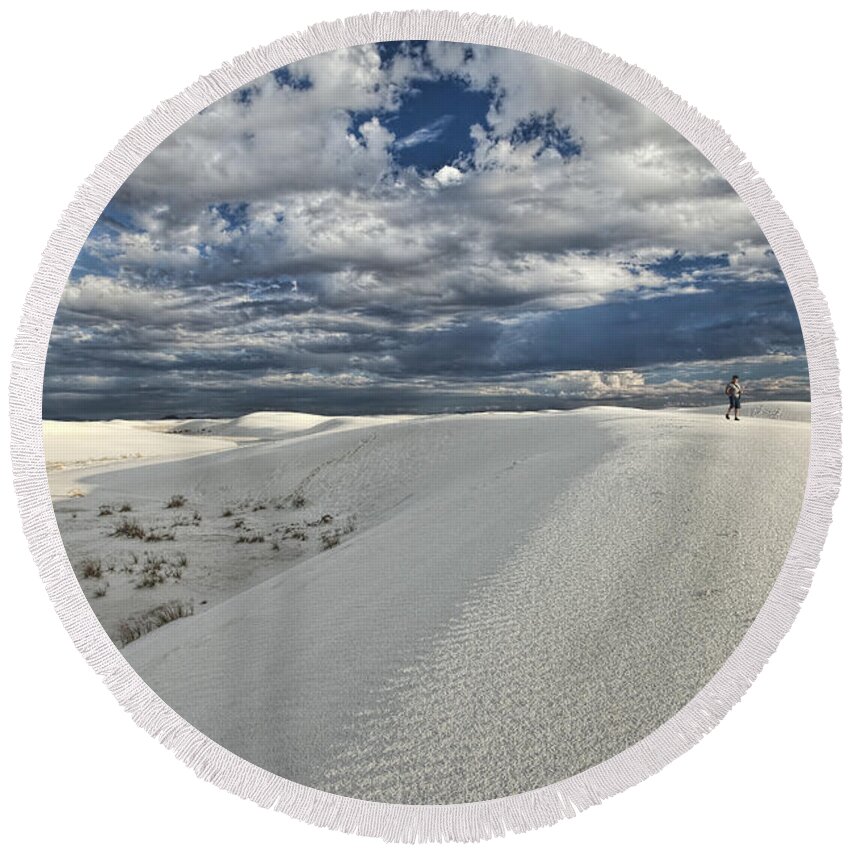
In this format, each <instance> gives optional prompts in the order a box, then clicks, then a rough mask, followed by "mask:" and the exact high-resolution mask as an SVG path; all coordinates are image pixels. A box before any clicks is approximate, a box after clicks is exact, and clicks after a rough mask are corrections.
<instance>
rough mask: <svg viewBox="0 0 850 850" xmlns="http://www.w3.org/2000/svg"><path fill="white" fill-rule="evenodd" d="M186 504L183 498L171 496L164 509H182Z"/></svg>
mask: <svg viewBox="0 0 850 850" xmlns="http://www.w3.org/2000/svg"><path fill="white" fill-rule="evenodd" d="M185 504H186V497H185V496H172V497H171V498H170V499H169V500H168V503H167V504H166V506H165V507H166V508H182V507H183V506H184V505H185Z"/></svg>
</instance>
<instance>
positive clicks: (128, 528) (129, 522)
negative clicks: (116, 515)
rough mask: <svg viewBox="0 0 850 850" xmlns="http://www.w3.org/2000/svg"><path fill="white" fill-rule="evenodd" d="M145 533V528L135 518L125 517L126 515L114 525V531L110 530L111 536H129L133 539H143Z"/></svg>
mask: <svg viewBox="0 0 850 850" xmlns="http://www.w3.org/2000/svg"><path fill="white" fill-rule="evenodd" d="M145 534H146V532H145V529H144V528H143V527H142V526H141V525H140V524H139V523H138V522H136V520H134V519H127V518H126V517H125V518H124V519H122V520H121V522H120V523H119V524H118V525H117V526H116V527H115V531H113V532H112V536H113V537H129V538H131V539H133V540H144V539H145Z"/></svg>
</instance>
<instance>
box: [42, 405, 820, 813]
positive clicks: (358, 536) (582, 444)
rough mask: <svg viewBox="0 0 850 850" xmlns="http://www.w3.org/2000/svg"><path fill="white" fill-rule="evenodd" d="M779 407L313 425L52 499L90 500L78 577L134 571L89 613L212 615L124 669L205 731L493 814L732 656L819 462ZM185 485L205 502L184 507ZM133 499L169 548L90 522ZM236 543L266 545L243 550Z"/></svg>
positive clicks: (327, 780)
mask: <svg viewBox="0 0 850 850" xmlns="http://www.w3.org/2000/svg"><path fill="white" fill-rule="evenodd" d="M772 408H773V409H776V410H778V411H779V414H780V415H779V416H774V417H766V416H760V417H751V418H749V419H746V420H744V421H742V422H740V423H729V422H726V421H725V419H724V418H723V416H722V414H720V415H717V413H716V411H715V415H714V416H708V415H706V414H705V413H703V412H700V411H653V412H645V411H637V410H628V409H613V408H589V409H585V410H582V411H574V412H568V413H557V412H555V413H536V414H525V415H510V414H481V415H467V416H444V417H422V418H420V419H414V420H410V421H401V422H395V423H391V422H385V421H384V422H381V423H377V424H376V423H369V424H367V425H366V426H365V427H361V428H356V429H353V428H349V429H347V430H346V429H344V428H342V429H337V430H333V428H331V429H322V427H321V426H322V424H323V423H310V422H302V423H301V424H303V425H306V426H307V427H306V428H303V429H301V431H300V433H296V434H295V435H294V436H287V435H284V438H283V439H280V440H272V441H268V442H264V443H255V444H245V445H242V446H241V447H239V448H238V449H235V450H232V451H224V452H218V453H216V454H208V455H205V456H199V457H194V458H189V459H185V460H179V461H173V462H169V463H162V464H157V465H153V466H146V467H139V468H134V469H125V470H122V471H120V472H114V471H113V472H105V473H98V474H95V475H92V476H90V477H89V479H88V480H87V486H90V487H92V488H93V490H92V495H91V496H88V497H85V498H84V499H79V500H73V501H72V502H63V503H61V505H59V506H58V507H59V508H60V510H61V511H64V510H68V509H69V507H68V506H69V505H73V506H74V508H77V515H76V517H75V518H74V519H73V520H72V519H71V518H70V515H69V514H67V513H62V512H60V514H59V516H60V526H61V528H62V532H63V538H64V539H65V542H66V548H68V551H69V555H70V556H71V559H72V561H75V558H79V557H81V556H82V554H83V553H85V552H89V553H91V552H92V551H94V552H97V553H100V556H101V558H102V559H103V561H104V563H109V564H118V565H119V566H118V568H117V569H115V570H114V571H113V572H110V573H108V576H107V577H106V578H105V579H103V580H94V579H81V582H82V583H83V585H84V587H85V588H86V589H87V593H89V595H90V596H92V597H93V593H92V589H93V588H94V587H95V586H96V582H97V581H100V582H101V583H102V582H103V581H105V580H108V581H109V587H108V589H107V592H106V595H105V596H104V597H102V598H92V604H93V607H95V610H96V611H98V614H99V616H101V617H102V618H103V619H104V621H105V622H107V623H109V622H112V623H113V624H114V623H116V622H117V621H118V619H119V618H120V617H121V616H123V615H125V614H126V613H127V611H128V610H129V609H130V608H132V607H133V606H137V607H144V606H145V605H151V604H154V603H156V602H158V601H163V600H164V599H167V598H172V597H175V596H180V597H181V598H182V597H189V596H191V597H192V598H194V601H195V603H196V607H195V610H196V614H195V616H192V617H189V618H186V619H182V620H179V621H177V622H174V623H171V624H169V625H166V626H164V627H162V628H160V629H158V630H156V631H154V632H152V633H151V634H149V635H147V636H145V637H142V638H141V639H139V640H137V641H135V642H134V643H131V644H129V645H128V646H127V647H126V649H125V654H126V656H127V658H128V660H129V661H130V662H131V663H132V664H133V665H134V666H135V667H136V668H137V669H138V670H139V672H140V673H141V675H142V676H143V677H144V678H145V679H146V681H148V683H149V684H150V685H151V686H152V687H153V688H154V689H155V690H156V691H157V692H158V693H159V694H160V695H162V696H163V697H164V698H165V699H166V700H167V701H168V702H169V703H170V704H171V705H172V706H174V708H175V709H177V710H178V711H179V712H180V713H181V714H183V716H184V717H186V718H187V719H188V720H189V721H190V722H192V723H193V724H194V725H196V726H197V727H198V728H200V729H202V730H203V731H204V732H206V733H207V734H208V735H210V737H212V738H214V739H215V740H217V741H219V742H220V743H222V744H224V745H225V746H227V747H228V748H230V749H231V750H233V751H234V752H237V753H239V754H240V755H242V756H244V757H246V758H248V759H250V760H252V761H254V762H256V763H258V764H260V765H262V766H264V767H266V768H268V769H270V770H272V771H275V772H277V773H279V774H281V775H284V776H287V777H289V778H292V779H295V780H297V781H299V782H303V783H305V784H308V785H313V786H316V787H320V788H324V789H327V790H333V791H336V792H338V793H341V794H347V795H354V796H360V797H365V798H372V799H380V800H396V801H403V802H457V801H461V800H476V799H483V798H487V797H493V796H499V795H503V794H510V793H514V792H516V791H522V790H527V789H528V788H532V787H538V786H540V785H543V784H547V783H549V782H552V781H556V780H557V779H560V778H563V777H564V776H567V775H570V774H572V773H575V772H576V771H578V770H581V769H583V768H584V767H587V766H588V765H590V764H593V763H596V762H598V761H599V760H601V759H604V758H605V757H607V756H609V755H611V754H612V753H615V752H618V751H619V750H621V749H623V748H624V747H625V746H628V745H629V744H630V743H632V742H633V741H635V740H637V739H639V738H640V737H642V736H643V735H644V734H646V732H648V731H650V730H651V729H653V728H655V727H656V726H657V725H659V723H661V722H663V721H664V720H666V719H667V718H668V717H669V716H670V715H671V714H672V713H673V712H675V710H676V709H677V708H679V707H680V706H681V705H682V704H684V703H685V702H687V700H688V699H689V698H690V697H691V696H692V695H693V694H694V692H695V691H696V690H697V689H698V688H699V687H700V686H701V685H702V684H703V683H704V682H705V681H706V680H707V679H708V678H709V677H710V676H711V675H712V674H713V673H714V672H715V670H716V669H717V667H718V666H719V665H720V664H721V663H722V661H723V660H724V659H725V658H726V657H727V655H728V654H729V652H730V651H731V649H732V648H733V647H734V646H735V645H736V644H737V643H738V641H739V640H740V638H741V636H742V635H743V633H744V631H745V629H746V628H747V626H748V625H749V623H750V622H751V620H752V618H753V617H754V616H755V613H756V612H757V610H758V608H759V607H760V605H761V603H762V602H763V600H764V597H765V595H766V593H767V591H768V589H769V587H770V585H771V583H772V581H773V579H774V577H775V575H776V572H777V571H778V569H779V567H780V566H781V563H782V561H783V559H784V556H785V552H786V550H787V547H788V544H789V542H790V537H791V534H792V532H793V529H794V526H795V524H796V519H797V515H798V512H799V508H800V504H801V498H802V493H803V485H804V479H805V471H806V468H807V461H808V435H809V429H808V426H807V424H806V423H805V422H804V421H797V420H803V419H804V418H805V417H804V416H803V415H802V414H803V413H804V412H805V411H804V408H801V407H799V406H795V405H788V404H785V403H782V404H775V405H772ZM745 412H746V409H745ZM263 416H266V414H263ZM257 424H259V425H261V426H262V427H268V423H267V422H263V423H257ZM317 424H318V425H319V426H320V427H319V429H318V430H316V429H315V426H316V425H317ZM173 493H181V494H184V495H185V496H186V498H187V502H186V506H185V507H184V508H181V509H180V510H178V511H177V512H175V511H173V510H170V509H166V508H164V504H165V502H166V500H167V499H168V497H169V495H170V494H173ZM293 494H296V495H297V494H300V496H302V497H303V500H302V499H293V498H292V497H293ZM130 497H132V498H133V499H134V505H133V515H134V516H138V517H139V519H140V521H142V522H143V524H144V525H145V527H151V528H155V527H159V528H161V529H162V530H169V529H170V530H171V531H172V532H173V533H174V534H175V538H176V539H175V540H174V541H159V542H153V543H151V542H145V541H128V540H122V539H119V538H114V537H111V536H110V531H111V530H112V529H113V528H114V527H115V520H116V519H117V516H106V517H99V516H97V511H96V510H94V505H95V504H99V503H102V502H107V501H112V502H116V503H117V501H118V500H120V499H122V498H130ZM302 501H303V504H302ZM81 508H86V511H87V512H84V511H82V510H80V509H81ZM194 511H197V512H198V513H199V515H200V516H201V519H200V520H199V521H198V522H197V523H195V522H194V521H193V520H191V518H190V515H191V514H192V513H193V512H194ZM222 514H229V515H228V516H222ZM184 515H185V518H186V519H188V520H189V521H188V522H187V523H186V524H185V525H184V524H178V525H175V526H171V525H169V522H170V521H171V518H172V517H174V516H184ZM322 517H324V518H325V522H324V523H323V522H322ZM328 518H330V519H328ZM240 522H241V523H242V528H240V529H236V528H234V525H235V524H237V523H240ZM246 528H247V529H249V530H250V531H251V532H252V534H253V533H256V534H257V535H259V536H262V537H263V540H262V542H258V543H252V544H251V543H242V544H240V543H237V542H236V541H237V537H238V535H240V534H242V533H243V532H244V530H245V529H246ZM293 529H297V530H298V531H299V532H300V533H303V534H304V536H305V537H306V538H307V539H306V540H304V539H294V538H293V537H292V536H291V534H292V530H293ZM326 535H330V538H335V543H336V545H332V548H325V546H326V544H325V542H323V537H325V536H326ZM330 538H329V539H330ZM275 544H277V547H278V548H274V546H275ZM178 549H179V550H182V551H184V552H185V553H187V555H188V560H189V566H188V567H187V568H186V569H185V570H184V571H183V574H182V575H181V576H179V577H178V578H169V579H168V580H167V581H166V582H164V583H163V584H161V585H158V586H156V587H153V588H144V589H138V588H136V587H135V586H134V581H135V579H136V578H137V577H138V575H139V572H138V571H139V569H140V567H139V566H138V565H136V566H133V565H132V563H131V561H132V557H133V556H134V555H135V557H136V558H137V559H139V560H142V561H143V558H144V556H143V553H144V552H145V551H147V552H151V551H153V552H155V553H165V554H168V553H171V552H176V551H177V550H178ZM169 557H170V556H169ZM122 559H123V560H122ZM75 563H76V562H75ZM125 567H129V571H128V572H124V571H123V570H124V568H125ZM245 588H248V589H245ZM204 601H206V602H207V605H206V607H204V608H202V607H200V605H201V603H202V602H204ZM201 612H203V613H201Z"/></svg>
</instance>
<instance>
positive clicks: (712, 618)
mask: <svg viewBox="0 0 850 850" xmlns="http://www.w3.org/2000/svg"><path fill="white" fill-rule="evenodd" d="M43 420H44V421H43V425H44V442H45V451H46V461H47V474H48V479H49V485H50V492H51V497H52V499H53V507H54V510H55V514H56V520H57V523H58V527H59V530H60V533H61V537H62V541H63V543H64V546H65V550H66V552H67V555H68V559H69V560H70V563H71V564H72V566H73V568H74V571H75V573H76V575H77V577H78V579H79V583H80V586H81V588H82V590H83V592H84V593H85V596H86V598H87V600H88V602H89V604H90V606H91V608H92V609H93V611H94V613H95V614H96V615H97V618H98V619H99V621H100V623H101V624H102V626H103V629H104V630H105V632H106V634H107V635H108V636H109V638H110V639H111V640H112V641H113V642H114V644H115V645H116V646H117V647H118V648H119V649H120V651H121V653H122V654H123V656H124V658H126V661H127V662H128V663H129V664H130V665H131V666H132V667H133V668H134V669H135V670H136V671H137V672H138V674H139V675H140V676H141V677H142V679H143V680H144V681H145V682H146V683H147V684H148V685H149V686H150V687H151V688H152V689H153V691H155V693H156V694H158V695H159V696H160V697H161V698H162V700H164V701H165V703H167V704H168V705H169V706H170V707H171V708H173V709H174V711H175V712H177V713H178V714H179V715H180V716H182V717H183V718H184V719H185V720H186V721H188V722H189V723H190V724H192V726H194V727H195V728H197V729H198V730H200V731H201V732H202V733H204V734H205V735H206V736H208V737H209V738H210V739H212V740H213V741H215V742H217V743H218V744H220V745H221V746H223V747H225V748H226V749H227V750H230V751H231V752H233V753H235V754H236V755H238V756H240V757H242V758H243V759H246V760H247V761H249V762H251V763H253V764H255V765H257V766H259V767H261V768H263V769H265V770H267V771H270V772H271V773H273V774H275V775H277V776H280V777H284V778H286V779H289V780H293V781H295V782H297V783H300V784H302V785H305V786H308V787H310V788H315V789H319V790H321V791H326V792H331V793H334V794H338V795H342V796H344V797H353V798H358V799H362V800H369V801H378V802H384V803H407V804H417V805H418V804H453V803H468V802H475V801H482V800H492V799H494V798H501V797H506V796H509V795H514V794H518V793H521V792H526V791H531V790H534V789H539V788H542V787H544V786H547V785H550V784H552V783H555V782H558V781H560V780H563V779H566V778H568V777H572V776H575V775H576V774H578V773H580V772H582V771H584V770H586V769H587V768H590V767H592V766H594V765H598V764H600V763H601V762H604V761H606V760H607V759H609V758H611V757H613V756H615V755H617V754H619V753H622V752H623V751H624V750H626V749H627V748H629V747H630V746H632V745H633V744H635V743H637V742H639V741H640V740H641V739H643V738H644V737H646V736H647V735H648V734H650V733H651V732H653V731H654V730H656V729H658V728H659V727H660V726H661V725H663V724H664V723H665V722H667V721H668V720H670V719H671V718H672V717H674V716H675V715H676V713H677V712H678V711H679V710H680V709H682V708H683V707H684V706H685V705H687V703H689V702H690V701H691V700H692V699H693V698H694V696H695V695H696V694H697V693H698V692H699V691H700V690H701V689H702V688H703V687H704V686H705V685H706V684H707V683H708V682H709V680H710V679H711V678H712V677H713V676H714V675H715V673H717V671H718V670H719V669H720V667H721V666H722V665H723V664H724V662H725V661H726V660H727V659H728V658H729V656H730V654H731V653H732V652H733V651H734V650H735V648H736V647H737V646H738V644H739V643H740V642H741V640H742V639H743V638H744V635H745V633H746V632H747V630H748V628H749V627H750V625H751V624H752V623H753V620H754V619H755V617H756V616H757V614H758V612H759V610H760V608H761V607H762V605H763V604H764V603H765V600H766V599H767V596H768V594H769V592H770V590H771V587H772V586H773V584H774V581H775V580H776V577H777V575H778V574H779V571H780V569H781V568H782V566H783V563H784V562H785V559H786V556H787V554H788V549H789V546H790V544H791V540H792V537H793V535H794V532H795V529H796V526H797V522H798V518H799V515H800V510H801V506H802V502H803V496H804V490H805V484H806V475H807V469H808V463H809V432H810V425H809V381H808V368H807V361H806V356H805V346H804V342H803V336H802V333H801V329H800V324H799V321H798V317H797V312H796V309H795V305H794V301H793V299H792V296H791V293H790V290H789V287H788V284H787V282H786V280H785V277H784V276H783V273H782V270H781V269H780V266H779V263H778V262H777V259H776V257H775V256H774V253H773V251H772V250H771V248H770V246H769V244H768V242H767V240H766V238H765V236H764V235H763V233H762V232H761V230H760V229H759V227H758V225H757V224H756V222H755V220H754V219H753V216H752V214H751V213H750V212H749V211H748V209H747V207H746V205H745V204H744V202H743V201H742V200H741V198H740V197H739V196H738V195H737V194H736V193H735V191H734V190H733V189H732V188H731V186H730V185H729V184H728V182H727V181H726V180H725V179H723V177H721V176H720V174H719V173H718V171H717V170H716V169H715V167H714V166H712V164H711V163H710V162H709V161H708V160H707V159H706V158H705V157H704V156H703V155H702V154H701V153H699V152H698V151H697V150H696V149H695V148H694V147H693V145H692V144H691V143H690V142H688V141H687V140H686V139H685V138H683V137H682V136H681V135H680V134H679V133H677V132H676V131H675V130H673V129H672V128H671V127H670V126H669V125H668V124H666V123H665V122H664V121H662V120H661V119H660V118H659V117H657V116H656V115H655V114H654V113H652V112H651V111H649V110H648V109H647V108H645V107H643V106H642V105H640V104H639V103H638V102H637V101H635V100H633V99H631V98H630V97H628V96H626V95H625V94H622V93H620V92H619V91H618V90H616V89H615V88H613V87H611V86H609V85H607V84H605V83H603V82H600V81H599V80H597V79H595V78H594V77H591V76H588V75H586V74H584V73H581V72H578V71H575V70H571V69H570V68H568V67H567V66H565V65H561V64H559V63H556V62H552V61H548V60H544V59H541V58H538V57H536V56H533V55H530V54H526V53H523V52H518V51H514V50H509V49H504V48H495V47H487V46H482V45H478V44H463V43H456V42H443V41H428V42H420V41H410V42H381V43H374V44H366V45H362V46H358V47H354V48H350V49H345V50H338V51H334V52H330V53H325V54H322V55H318V56H314V57H312V58H308V59H304V60H303V61H298V62H295V63H293V64H290V65H287V66H286V67H282V68H279V69H278V70H275V71H274V72H272V73H269V74H267V75H266V76H263V77H260V78H259V79H257V80H255V81H254V82H253V83H251V84H250V85H246V86H245V87H244V88H241V89H239V90H237V91H233V92H232V93H230V94H228V95H227V96H225V97H223V98H221V99H220V100H218V101H217V102H215V103H213V104H212V105H211V106H209V107H208V108H206V109H204V110H202V111H201V112H200V113H198V114H197V115H195V116H194V117H192V118H191V119H190V120H188V121H186V122H185V124H183V125H182V126H181V127H180V128H179V129H178V130H177V131H176V132H174V133H173V134H172V135H171V136H169V137H168V138H167V139H166V140H165V141H164V142H163V143H162V144H161V145H159V146H158V147H157V148H156V149H155V150H154V151H153V152H152V153H151V154H150V156H148V157H147V158H146V159H145V160H144V161H143V162H142V164H141V165H140V166H139V167H138V168H137V169H136V170H135V171H134V172H133V173H132V175H131V176H130V177H129V179H128V180H127V181H126V182H125V183H124V184H123V186H122V187H121V188H120V189H119V191H118V192H117V193H116V194H115V195H114V197H113V198H112V199H111V201H110V202H109V204H108V205H107V206H106V208H105V209H104V210H103V213H102V215H101V216H100V218H99V220H98V221H97V223H96V225H95V226H94V228H93V229H92V231H91V233H90V235H89V237H88V239H87V241H86V242H85V245H84V247H83V249H82V251H81V252H80V254H79V256H78V258H77V260H76V263H75V265H74V267H73V270H72V271H71V274H70V277H69V279H68V281H67V285H66V286H65V289H64V294H63V296H62V299H61V302H60V305H59V308H58V311H57V313H56V318H55V322H54V325H53V330H52V334H51V339H50V345H49V350H48V356H47V364H46V370H45V382H44V394H43Z"/></svg>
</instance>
